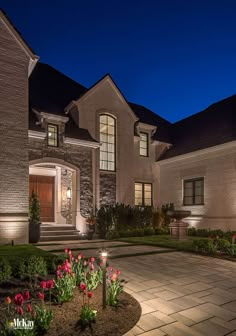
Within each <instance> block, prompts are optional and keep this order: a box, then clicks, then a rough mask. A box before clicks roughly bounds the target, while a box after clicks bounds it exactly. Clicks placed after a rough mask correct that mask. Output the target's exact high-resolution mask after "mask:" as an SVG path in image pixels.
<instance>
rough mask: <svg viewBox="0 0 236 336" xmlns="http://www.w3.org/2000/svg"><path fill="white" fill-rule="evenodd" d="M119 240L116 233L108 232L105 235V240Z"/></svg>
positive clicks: (118, 235) (118, 234)
mask: <svg viewBox="0 0 236 336" xmlns="http://www.w3.org/2000/svg"><path fill="white" fill-rule="evenodd" d="M118 238H120V233H119V232H117V231H109V232H107V234H106V239H109V240H112V239H118Z"/></svg>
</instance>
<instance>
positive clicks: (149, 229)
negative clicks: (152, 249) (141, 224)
mask: <svg viewBox="0 0 236 336" xmlns="http://www.w3.org/2000/svg"><path fill="white" fill-rule="evenodd" d="M143 232H144V236H153V235H154V234H155V231H154V229H153V228H152V227H146V228H144V230H143Z"/></svg>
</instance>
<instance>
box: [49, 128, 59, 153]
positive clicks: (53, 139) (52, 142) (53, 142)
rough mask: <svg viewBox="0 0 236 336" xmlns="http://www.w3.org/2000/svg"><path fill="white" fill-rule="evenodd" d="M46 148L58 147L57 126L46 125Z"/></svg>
mask: <svg viewBox="0 0 236 336" xmlns="http://www.w3.org/2000/svg"><path fill="white" fill-rule="evenodd" d="M47 139H48V146H52V147H58V126H57V125H53V124H48V128H47Z"/></svg>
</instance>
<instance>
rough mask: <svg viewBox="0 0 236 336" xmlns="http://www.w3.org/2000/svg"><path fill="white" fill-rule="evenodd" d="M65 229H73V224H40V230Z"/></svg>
mask: <svg viewBox="0 0 236 336" xmlns="http://www.w3.org/2000/svg"><path fill="white" fill-rule="evenodd" d="M67 230H75V226H74V225H69V224H68V225H48V224H41V231H67Z"/></svg>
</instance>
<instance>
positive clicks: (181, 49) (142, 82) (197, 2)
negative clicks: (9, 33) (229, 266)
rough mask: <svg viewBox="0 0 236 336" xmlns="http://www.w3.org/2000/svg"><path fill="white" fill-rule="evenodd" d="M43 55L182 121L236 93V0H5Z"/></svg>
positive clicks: (75, 73) (62, 68)
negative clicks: (102, 79)
mask: <svg viewBox="0 0 236 336" xmlns="http://www.w3.org/2000/svg"><path fill="white" fill-rule="evenodd" d="M0 6H1V7H2V9H3V10H5V12H6V13H7V15H8V16H9V18H10V19H11V21H12V22H13V23H14V25H15V26H16V27H17V29H18V30H19V31H20V32H21V34H22V35H23V37H24V38H25V40H26V41H27V42H28V44H29V45H30V46H31V48H32V49H33V50H34V51H35V53H36V54H37V55H39V56H40V60H41V61H42V62H44V63H48V64H50V65H52V66H54V67H55V68H56V69H58V70H60V71H62V72H63V73H65V74H66V75H68V76H69V77H71V78H73V79H75V80H77V81H78V82H80V83H81V84H83V85H85V86H87V87H89V86H91V85H92V84H93V83H94V82H95V81H97V80H98V79H99V78H100V77H102V76H103V75H104V74H106V73H110V74H111V76H112V78H113V79H114V81H115V82H116V84H117V85H118V87H119V88H120V90H121V91H122V93H123V94H124V96H125V97H126V99H127V100H128V101H131V102H135V103H138V104H141V105H144V106H146V107H148V108H150V109H151V110H153V111H154V112H156V113H158V114H159V115H161V116H162V117H164V118H166V119H167V120H169V121H172V122H173V121H176V120H179V119H182V118H184V117H186V116H188V115H191V114H193V113H195V112H198V111H200V110H202V109H204V108H206V107H207V106H208V105H210V104H211V103H214V102H216V101H218V100H220V99H223V98H225V97H228V96H230V95H233V94H235V93H236V1H235V0H116V1H114V0H109V1H103V0H91V1H89V0H83V1H80V0H77V1H72V0H68V1H61V0H58V1H55V0H48V1H45V0H41V1H29V0H13V1H10V0H3V1H0Z"/></svg>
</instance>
